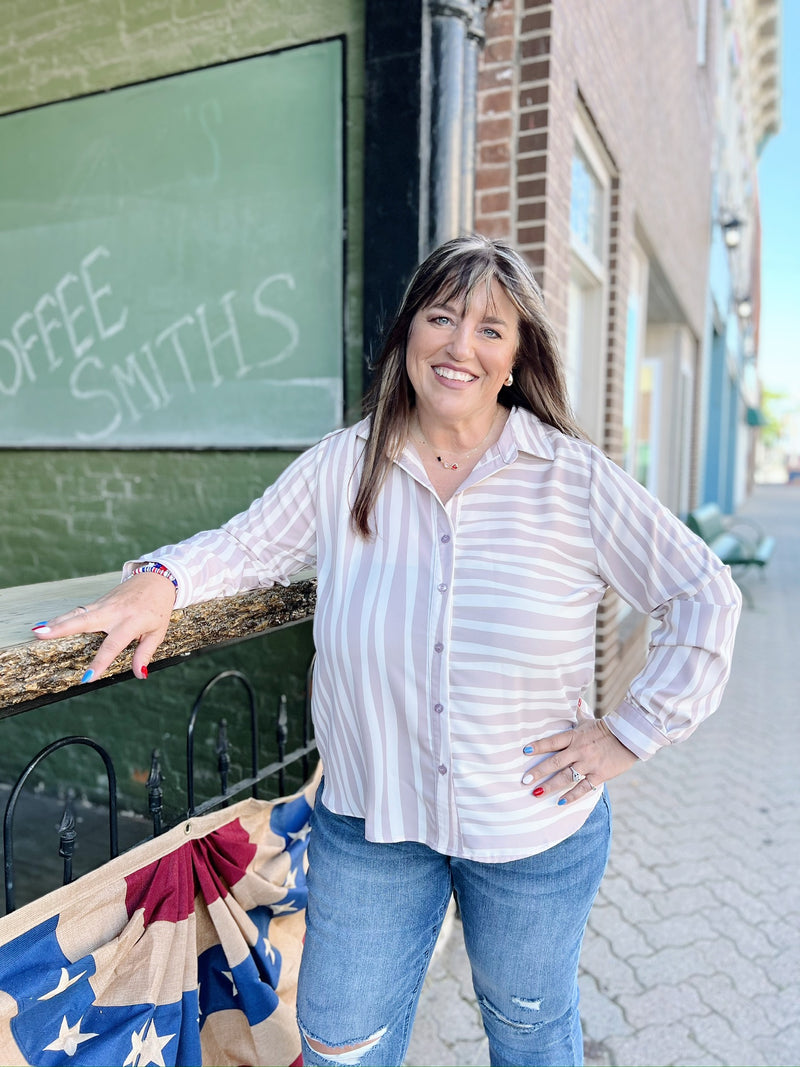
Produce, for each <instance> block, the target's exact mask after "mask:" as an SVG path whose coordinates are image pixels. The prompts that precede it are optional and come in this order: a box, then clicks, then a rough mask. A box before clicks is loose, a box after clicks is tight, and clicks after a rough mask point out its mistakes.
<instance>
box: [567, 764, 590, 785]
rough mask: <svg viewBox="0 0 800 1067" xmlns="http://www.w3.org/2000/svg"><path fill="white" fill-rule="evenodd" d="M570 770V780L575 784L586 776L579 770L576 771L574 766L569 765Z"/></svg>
mask: <svg viewBox="0 0 800 1067" xmlns="http://www.w3.org/2000/svg"><path fill="white" fill-rule="evenodd" d="M570 770H571V771H572V781H573V783H574V784H575V785H577V784H578V782H582V781H583V779H584V778H585V777H586V775H585V774H581V772H580V771H576V770H575V768H574V767H570Z"/></svg>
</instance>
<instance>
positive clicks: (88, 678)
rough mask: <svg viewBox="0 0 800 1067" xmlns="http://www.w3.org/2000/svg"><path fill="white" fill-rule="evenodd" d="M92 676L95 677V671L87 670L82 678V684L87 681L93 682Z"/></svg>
mask: <svg viewBox="0 0 800 1067" xmlns="http://www.w3.org/2000/svg"><path fill="white" fill-rule="evenodd" d="M92 678H94V671H91V670H90V671H87V672H86V674H84V676H83V678H81V685H83V684H84V683H85V682H91V680H92Z"/></svg>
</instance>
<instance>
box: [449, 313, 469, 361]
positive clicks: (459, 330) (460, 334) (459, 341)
mask: <svg viewBox="0 0 800 1067" xmlns="http://www.w3.org/2000/svg"><path fill="white" fill-rule="evenodd" d="M448 349H449V351H450V354H451V355H452V357H453V359H461V360H464V359H469V357H470V356H471V355H472V330H471V328H470V327H469V326H468V325H467V324H466V323H464V322H461V323H459V324H458V326H456V328H455V329H454V330H453V333H452V335H451V337H450V344H449V345H448Z"/></svg>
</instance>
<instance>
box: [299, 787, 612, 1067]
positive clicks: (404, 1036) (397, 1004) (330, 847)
mask: <svg viewBox="0 0 800 1067" xmlns="http://www.w3.org/2000/svg"><path fill="white" fill-rule="evenodd" d="M610 837H611V812H610V808H609V805H608V799H607V795H604V796H603V797H602V798H601V799H600V802H599V803H598V804H597V806H596V807H595V809H594V811H593V812H592V814H591V815H590V816H589V818H588V819H587V820H586V822H585V823H584V825H583V826H582V827H581V828H580V830H578V831H577V832H576V833H575V834H573V835H572V836H571V837H569V838H567V840H566V841H562V842H561V843H560V844H558V845H555V846H554V847H553V848H551V849H548V850H547V851H545V852H540V853H539V854H537V855H535V856H530V857H528V858H526V859H522V860H514V861H511V862H509V863H478V862H475V861H473V860H462V859H455V858H452V857H448V856H443V855H441V854H440V853H438V852H434V851H433V850H432V849H430V848H428V847H427V846H426V845H422V844H418V843H416V842H408V841H407V842H399V843H397V844H376V843H373V842H369V841H366V840H365V838H364V822H363V820H362V819H355V818H351V817H349V816H342V815H335V814H333V813H332V812H330V811H328V810H327V809H326V808H325V807H324V806H323V804H322V803H321V801H320V799H319V796H318V798H317V805H316V808H315V811H314V814H313V818H312V832H311V835H310V838H309V874H308V889H309V894H308V911H307V932H306V942H305V949H304V951H303V958H302V963H301V967H300V977H299V985H298V994H297V1014H298V1022H299V1026H300V1032H301V1037H302V1040H303V1062H304V1064H309V1065H310V1064H365V1065H367V1064H384V1065H387V1067H398V1065H399V1064H402V1062H403V1058H404V1056H405V1053H406V1049H407V1047H408V1041H409V1038H410V1035H411V1027H412V1025H413V1021H414V1014H415V1012H416V1008H417V1001H418V999H419V994H420V990H421V988H422V983H423V980H424V978H425V973H426V971H427V969H428V964H429V962H430V959H431V955H432V953H433V948H434V945H435V944H436V938H437V936H438V934H439V930H440V927H441V924H442V920H443V919H444V915H445V912H446V910H447V906H448V903H449V901H450V896H451V894H452V892H453V891H455V893H456V895H457V899H458V903H459V908H460V911H461V917H462V922H463V928H464V940H465V943H466V948H467V952H468V954H469V960H470V964H471V967H472V980H473V985H474V988H475V994H476V996H477V999H478V1004H479V1006H480V1009H481V1013H482V1015H483V1024H484V1028H485V1030H486V1034H487V1036H488V1038H489V1053H490V1058H491V1063H492V1064H496V1065H509V1067H523V1065H526V1064H536V1065H541V1067H560V1065H571V1064H578V1065H579V1064H581V1063H582V1062H583V1039H582V1034H581V1026H580V1017H579V1014H578V984H577V972H578V957H579V955H580V948H581V942H582V940H583V934H584V930H585V927H586V921H587V919H588V917H589V910H590V908H591V906H592V903H593V901H594V898H595V895H596V893H597V890H598V887H599V885H600V881H601V879H602V876H603V873H604V871H605V866H606V861H607V859H608V851H609V846H610ZM455 1017H456V1015H455V1013H454V1018H455ZM443 1026H445V1027H446V1026H447V1019H446V1018H445V1019H443ZM452 1036H453V1039H454V1040H457V1039H458V1034H457V1033H454V1034H453V1035H452ZM308 1038H311V1040H312V1041H315V1042H316V1043H318V1044H320V1045H323V1046H325V1047H326V1048H327V1049H329V1050H330V1049H334V1050H336V1051H334V1052H331V1051H328V1052H327V1053H325V1054H323V1053H321V1052H318V1051H315V1050H314V1049H313V1048H312V1047H311V1046H310V1045H309V1044H308V1040H307V1039H308ZM353 1045H355V1046H359V1047H357V1048H354V1049H350V1050H347V1049H348V1046H353Z"/></svg>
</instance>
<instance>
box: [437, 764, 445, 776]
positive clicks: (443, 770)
mask: <svg viewBox="0 0 800 1067" xmlns="http://www.w3.org/2000/svg"><path fill="white" fill-rule="evenodd" d="M437 770H438V771H439V774H447V767H445V765H444V764H443V763H440V764H439V766H438V768H437Z"/></svg>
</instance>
